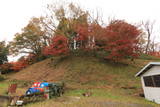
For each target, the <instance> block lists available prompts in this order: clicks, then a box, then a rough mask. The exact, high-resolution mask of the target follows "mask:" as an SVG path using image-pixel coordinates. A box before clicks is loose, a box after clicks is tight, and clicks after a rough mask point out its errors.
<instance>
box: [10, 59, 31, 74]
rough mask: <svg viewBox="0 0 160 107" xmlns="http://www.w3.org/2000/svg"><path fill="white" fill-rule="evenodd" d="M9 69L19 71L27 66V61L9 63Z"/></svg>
mask: <svg viewBox="0 0 160 107" xmlns="http://www.w3.org/2000/svg"><path fill="white" fill-rule="evenodd" d="M11 64H12V67H11V69H12V70H14V71H20V70H22V69H24V68H25V67H27V66H28V61H27V60H26V59H25V58H21V59H20V60H18V61H17V62H11Z"/></svg>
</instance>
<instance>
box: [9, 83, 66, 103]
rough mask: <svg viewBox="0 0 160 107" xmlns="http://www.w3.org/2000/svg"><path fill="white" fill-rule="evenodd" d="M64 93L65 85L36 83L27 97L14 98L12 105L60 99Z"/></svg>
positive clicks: (29, 90)
mask: <svg viewBox="0 0 160 107" xmlns="http://www.w3.org/2000/svg"><path fill="white" fill-rule="evenodd" d="M63 93H64V83H49V82H34V83H33V85H32V86H31V87H30V88H28V90H27V91H26V93H25V95H22V96H15V97H14V98H12V100H11V103H10V105H13V106H15V105H17V106H19V105H20V106H21V105H24V104H27V103H29V102H35V101H41V100H44V99H50V98H53V97H60V96H61V95H62V94H63ZM15 99H16V100H15Z"/></svg>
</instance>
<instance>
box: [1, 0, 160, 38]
mask: <svg viewBox="0 0 160 107" xmlns="http://www.w3.org/2000/svg"><path fill="white" fill-rule="evenodd" d="M55 1H56V2H57V1H59V2H61V0H0V41H1V40H7V41H10V40H12V39H13V37H14V34H15V33H17V32H20V31H21V29H22V28H23V27H24V26H26V25H27V23H28V21H29V20H30V18H31V17H33V16H35V17H38V16H41V15H42V14H44V11H45V6H46V4H48V3H52V2H55ZM63 1H64V0H63ZM70 1H72V2H73V3H78V4H79V5H80V6H81V7H82V8H85V9H87V10H89V11H96V10H98V11H99V12H101V15H102V14H103V19H104V20H106V21H107V20H108V17H115V18H117V19H125V20H126V21H128V22H129V23H138V22H140V21H142V20H143V21H146V20H151V21H153V20H155V21H156V24H155V29H154V35H155V36H156V39H157V41H160V39H158V38H159V37H158V35H159V34H160V30H159V29H160V14H159V11H160V6H159V5H160V1H159V0H65V2H70Z"/></svg>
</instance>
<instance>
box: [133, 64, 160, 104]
mask: <svg viewBox="0 0 160 107" xmlns="http://www.w3.org/2000/svg"><path fill="white" fill-rule="evenodd" d="M135 76H136V77H141V82H142V88H143V91H144V96H145V98H146V99H147V100H150V101H153V102H155V103H158V104H160V62H150V63H148V64H147V65H146V66H145V67H144V68H143V69H142V70H140V71H139V72H138V73H137V74H136V75H135Z"/></svg>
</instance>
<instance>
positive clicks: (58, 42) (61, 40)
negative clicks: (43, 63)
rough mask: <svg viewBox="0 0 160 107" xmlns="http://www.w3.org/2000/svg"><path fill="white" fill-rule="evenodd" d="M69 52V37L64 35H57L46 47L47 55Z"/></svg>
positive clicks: (45, 52)
mask: <svg viewBox="0 0 160 107" xmlns="http://www.w3.org/2000/svg"><path fill="white" fill-rule="evenodd" d="M68 52H69V48H68V39H67V38H66V37H65V36H62V35H56V36H54V37H53V38H52V43H51V44H50V45H49V46H48V47H45V49H44V51H43V53H44V54H45V55H55V56H57V55H65V54H67V53H68Z"/></svg>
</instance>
